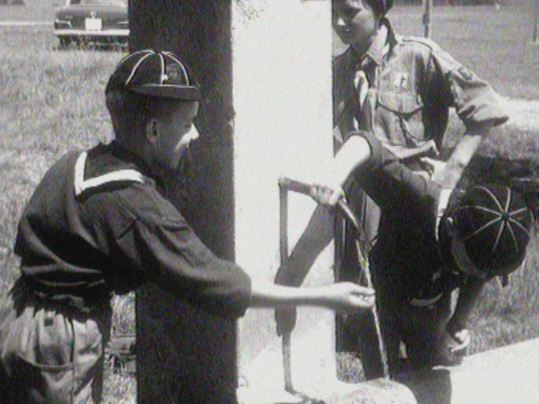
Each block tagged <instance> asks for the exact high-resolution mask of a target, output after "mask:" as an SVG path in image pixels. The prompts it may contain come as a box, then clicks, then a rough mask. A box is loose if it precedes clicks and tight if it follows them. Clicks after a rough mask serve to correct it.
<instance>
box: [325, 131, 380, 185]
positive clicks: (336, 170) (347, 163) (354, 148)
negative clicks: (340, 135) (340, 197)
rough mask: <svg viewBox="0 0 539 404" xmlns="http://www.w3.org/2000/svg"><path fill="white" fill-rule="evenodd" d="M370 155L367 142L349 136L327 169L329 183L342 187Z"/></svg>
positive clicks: (362, 138) (358, 137)
mask: <svg viewBox="0 0 539 404" xmlns="http://www.w3.org/2000/svg"><path fill="white" fill-rule="evenodd" d="M371 155H372V152H371V147H370V145H369V142H368V141H367V140H366V139H365V138H364V137H362V136H351V137H350V139H348V140H347V141H346V143H345V144H344V145H343V147H342V148H341V149H340V150H339V152H338V153H337V155H336V156H335V159H334V160H333V162H332V164H331V167H330V169H329V175H330V176H331V177H330V178H331V179H330V181H329V182H330V183H331V184H334V185H335V186H340V187H343V186H344V184H345V183H346V182H347V180H348V179H349V178H350V176H351V175H352V174H353V173H354V171H355V170H356V169H358V168H359V167H360V166H361V165H362V164H364V163H366V162H367V161H368V160H369V159H370V157H371Z"/></svg>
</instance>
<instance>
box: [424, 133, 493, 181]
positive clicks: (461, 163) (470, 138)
mask: <svg viewBox="0 0 539 404" xmlns="http://www.w3.org/2000/svg"><path fill="white" fill-rule="evenodd" d="M489 129H490V128H482V129H470V130H468V132H466V134H465V135H464V137H463V138H462V139H461V140H460V141H459V142H458V143H457V146H456V147H455V150H454V151H453V153H452V154H451V157H449V160H448V161H447V165H446V167H445V170H444V171H443V174H441V177H440V178H433V180H434V181H436V182H438V183H439V184H440V185H441V186H442V188H448V189H452V188H455V187H456V186H457V184H458V182H459V181H460V179H461V178H462V175H463V173H464V170H465V169H466V167H467V166H468V164H469V163H470V161H471V160H472V157H473V156H474V154H475V152H476V151H477V149H478V148H479V146H480V145H481V143H482V142H483V139H484V138H485V136H486V135H487V133H488V131H489Z"/></svg>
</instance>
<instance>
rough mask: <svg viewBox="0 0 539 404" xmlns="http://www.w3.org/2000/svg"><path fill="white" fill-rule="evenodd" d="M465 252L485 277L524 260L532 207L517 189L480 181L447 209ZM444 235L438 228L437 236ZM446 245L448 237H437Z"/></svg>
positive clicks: (513, 267) (516, 266)
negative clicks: (444, 238) (441, 238)
mask: <svg viewBox="0 0 539 404" xmlns="http://www.w3.org/2000/svg"><path fill="white" fill-rule="evenodd" d="M448 217H451V218H452V219H453V225H454V228H455V230H456V232H457V233H458V234H459V236H460V237H461V238H462V240H463V242H464V246H465V248H466V253H467V255H468V257H469V258H470V259H471V261H472V262H473V263H474V264H475V266H476V267H477V268H478V269H480V270H482V271H484V272H485V273H486V275H487V278H491V277H493V276H496V275H507V274H509V273H511V272H513V271H514V270H516V269H517V268H518V267H519V266H520V265H521V264H522V262H523V261H524V258H525V256H526V248H527V246H528V243H529V241H530V227H531V225H532V223H533V214H532V211H531V210H530V209H529V207H528V206H527V204H526V201H525V200H524V198H523V197H522V195H520V194H519V193H517V192H515V191H514V190H512V189H511V188H509V187H507V186H502V185H498V184H480V185H476V186H473V187H471V188H470V189H468V190H467V191H466V192H465V193H464V194H463V196H462V197H461V198H460V200H459V201H458V202H457V203H456V205H455V206H453V207H452V208H450V209H448V211H447V214H446V218H445V219H446V220H444V221H443V223H445V224H447V218H448ZM442 233H443V234H444V236H446V237H447V231H444V229H442V231H441V233H440V236H442ZM441 242H442V244H444V243H445V244H446V247H447V246H448V244H449V242H450V240H447V239H446V240H445V241H444V240H441Z"/></svg>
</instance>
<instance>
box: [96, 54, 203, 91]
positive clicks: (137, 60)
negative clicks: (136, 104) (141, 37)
mask: <svg viewBox="0 0 539 404" xmlns="http://www.w3.org/2000/svg"><path fill="white" fill-rule="evenodd" d="M120 90H128V91H132V92H135V93H139V94H143V95H149V96H153V97H163V98H173V99H177V100H183V101H200V100H201V98H202V96H201V93H200V87H199V84H198V82H197V81H196V79H195V77H194V75H193V73H192V72H191V70H190V69H189V67H188V66H187V64H186V63H184V62H183V61H182V60H181V59H180V58H179V57H178V56H176V55H174V54H173V53H171V52H166V51H155V50H151V49H146V50H142V51H138V52H134V53H131V54H130V55H128V56H126V57H125V58H123V59H122V60H121V61H120V63H118V65H117V66H116V70H115V71H114V73H112V75H111V77H110V79H109V82H108V84H107V88H106V90H105V93H106V94H108V93H109V92H111V91H120Z"/></svg>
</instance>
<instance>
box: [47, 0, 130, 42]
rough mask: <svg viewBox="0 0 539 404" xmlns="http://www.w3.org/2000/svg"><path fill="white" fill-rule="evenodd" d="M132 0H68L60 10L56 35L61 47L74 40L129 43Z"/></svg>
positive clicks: (57, 15)
mask: <svg viewBox="0 0 539 404" xmlns="http://www.w3.org/2000/svg"><path fill="white" fill-rule="evenodd" d="M127 1H128V0H67V3H66V5H65V6H64V7H60V8H58V9H57V10H56V19H55V21H54V35H56V36H57V37H58V39H59V41H60V46H62V47H64V46H68V45H70V44H72V43H76V44H90V43H96V44H99V45H124V46H125V45H126V44H127V39H128V36H129V20H128V12H127Z"/></svg>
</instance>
